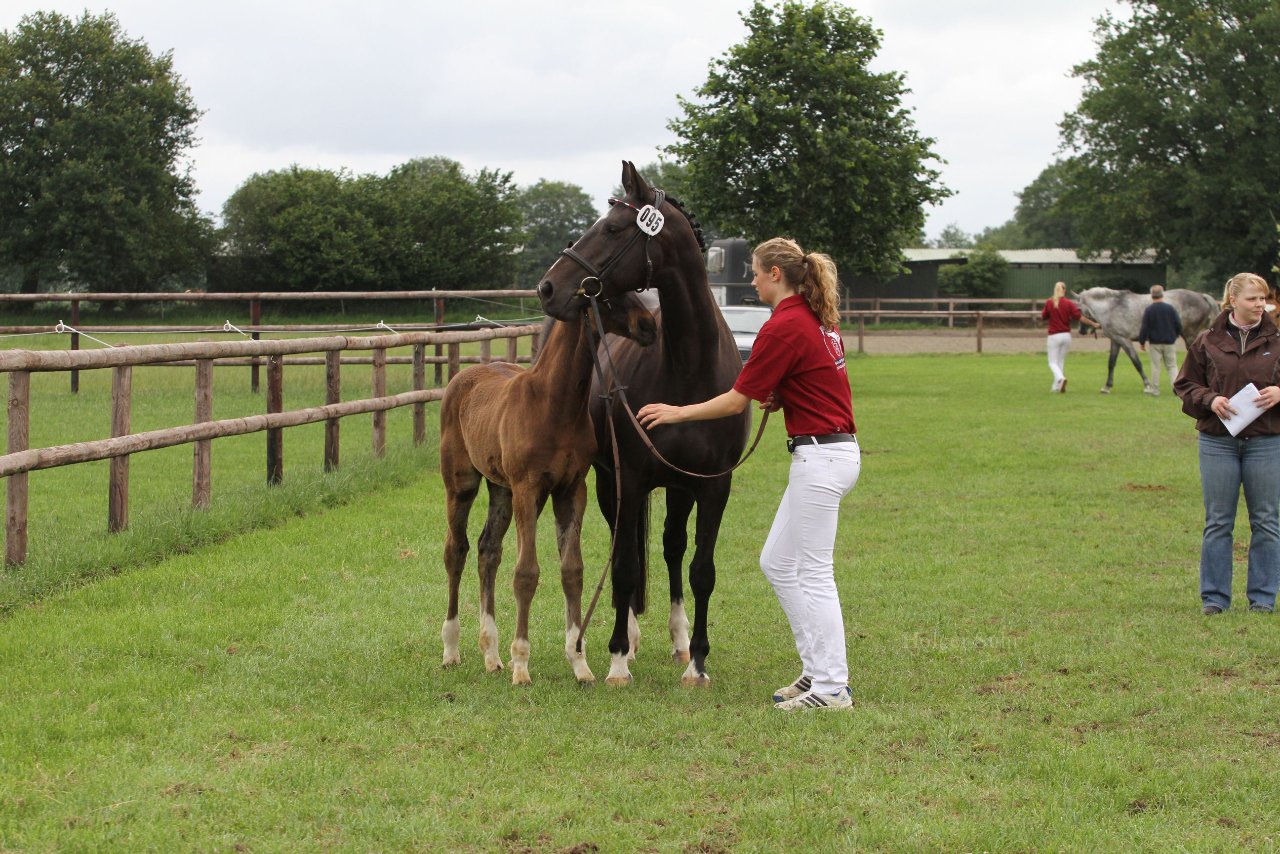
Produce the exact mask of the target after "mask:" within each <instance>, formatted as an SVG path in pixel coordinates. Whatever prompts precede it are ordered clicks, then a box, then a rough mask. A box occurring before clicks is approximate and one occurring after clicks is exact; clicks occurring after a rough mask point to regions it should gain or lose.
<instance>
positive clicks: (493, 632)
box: [480, 614, 502, 673]
mask: <svg viewBox="0 0 1280 854" xmlns="http://www.w3.org/2000/svg"><path fill="white" fill-rule="evenodd" d="M480 651H481V652H483V653H484V669H485V670H487V671H489V672H490V673H495V672H497V671H499V670H501V669H502V656H501V655H499V654H498V623H497V621H495V620H494V619H493V615H492V614H485V615H484V617H483V618H482V619H481V620H480Z"/></svg>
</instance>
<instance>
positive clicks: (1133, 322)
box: [1071, 288, 1219, 394]
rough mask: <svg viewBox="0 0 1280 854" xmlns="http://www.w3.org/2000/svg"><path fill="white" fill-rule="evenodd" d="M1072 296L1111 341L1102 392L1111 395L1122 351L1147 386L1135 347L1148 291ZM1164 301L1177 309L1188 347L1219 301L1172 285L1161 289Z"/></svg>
mask: <svg viewBox="0 0 1280 854" xmlns="http://www.w3.org/2000/svg"><path fill="white" fill-rule="evenodd" d="M1071 298H1072V299H1073V300H1075V301H1076V303H1078V304H1079V306H1080V312H1081V314H1084V315H1086V316H1087V317H1089V318H1091V319H1093V320H1095V321H1097V322H1098V323H1100V324H1102V334H1103V335H1106V336H1107V338H1109V339H1110V340H1111V355H1110V357H1109V358H1108V359H1107V384H1106V385H1104V386H1103V387H1102V393H1103V394H1110V393H1111V387H1112V386H1113V385H1114V384H1115V373H1116V359H1117V357H1118V356H1119V355H1120V351H1121V350H1123V351H1124V352H1125V355H1127V356H1128V357H1129V361H1131V362H1133V367H1134V369H1135V370H1137V372H1138V376H1140V377H1142V387H1143V388H1144V389H1150V388H1151V387H1152V386H1151V381H1150V380H1149V379H1147V372H1146V371H1145V370H1144V369H1143V367H1142V359H1141V358H1140V357H1139V356H1138V351H1137V350H1136V349H1135V348H1134V346H1133V342H1134V341H1136V340H1137V338H1138V332H1139V330H1141V328H1142V313H1143V312H1144V311H1146V308H1147V306H1149V305H1151V295H1150V294H1135V293H1133V292H1132V291H1117V290H1113V289H1111V288H1089V289H1087V290H1083V291H1081V292H1079V293H1073V294H1072V295H1071ZM1164 301H1165V302H1167V303H1169V305H1171V306H1173V307H1174V308H1175V309H1177V310H1178V316H1179V317H1181V318H1182V340H1183V343H1185V344H1186V345H1187V346H1188V347H1189V346H1191V342H1192V341H1193V340H1195V337H1196V336H1197V335H1199V334H1200V333H1201V332H1203V331H1204V330H1206V329H1208V328H1209V325H1210V324H1211V323H1213V321H1214V319H1215V318H1217V316H1218V313H1219V309H1218V301H1217V300H1215V299H1214V298H1213V297H1211V296H1210V295H1209V294H1204V293H1200V292H1199V291H1191V290H1186V289H1185V288H1174V289H1173V290H1171V291H1165V292H1164Z"/></svg>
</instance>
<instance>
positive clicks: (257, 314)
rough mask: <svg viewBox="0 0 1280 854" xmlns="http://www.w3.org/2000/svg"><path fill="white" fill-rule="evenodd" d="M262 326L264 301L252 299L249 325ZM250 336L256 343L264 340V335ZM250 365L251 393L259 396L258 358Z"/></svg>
mask: <svg viewBox="0 0 1280 854" xmlns="http://www.w3.org/2000/svg"><path fill="white" fill-rule="evenodd" d="M261 324H262V301H261V300H256V299H251V300H249V325H250V326H260V325H261ZM249 336H250V337H251V338H252V339H253V340H254V341H261V340H262V335H261V334H260V333H258V332H251V333H249ZM250 364H251V367H250V368H249V391H251V392H253V393H254V394H257V393H258V365H259V364H260V363H259V362H258V357H257V356H254V357H253V360H252V362H251V363H250Z"/></svg>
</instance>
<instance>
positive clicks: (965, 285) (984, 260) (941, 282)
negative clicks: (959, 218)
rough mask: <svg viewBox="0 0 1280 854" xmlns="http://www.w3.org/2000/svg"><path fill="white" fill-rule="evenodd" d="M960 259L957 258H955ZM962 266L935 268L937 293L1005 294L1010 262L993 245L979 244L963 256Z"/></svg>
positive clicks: (963, 294)
mask: <svg viewBox="0 0 1280 854" xmlns="http://www.w3.org/2000/svg"><path fill="white" fill-rule="evenodd" d="M957 257H959V256H957ZM964 257H965V258H966V259H967V260H966V261H965V263H963V264H944V265H942V266H941V267H940V268H938V293H940V294H947V295H951V296H970V297H998V296H1000V295H1001V293H1003V291H1004V275H1005V271H1006V270H1008V268H1009V262H1008V261H1006V260H1004V258H1003V257H1001V255H1000V253H999V252H997V251H996V249H995V248H994V247H992V246H988V245H982V246H979V247H977V248H976V249H974V250H973V251H972V252H966V253H964Z"/></svg>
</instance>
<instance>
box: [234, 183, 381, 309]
mask: <svg viewBox="0 0 1280 854" xmlns="http://www.w3.org/2000/svg"><path fill="white" fill-rule="evenodd" d="M369 190H370V188H369V187H368V186H367V184H366V182H365V181H364V180H361V181H355V180H353V179H352V178H351V176H350V175H348V174H346V173H345V172H330V171H328V170H324V169H300V168H298V167H297V166H293V167H291V168H289V169H285V170H282V171H279V172H266V173H261V174H257V175H254V176H252V177H250V178H249V180H247V181H246V182H245V183H244V184H242V185H241V186H240V188H239V189H237V190H236V191H235V192H234V193H233V194H232V195H231V197H230V198H229V199H227V201H226V204H225V205H224V206H223V209H222V217H223V239H224V249H225V252H226V254H227V255H228V256H230V257H231V258H234V259H235V263H237V264H238V265H239V275H238V276H235V277H234V278H235V279H238V281H236V282H233V283H229V286H230V287H232V288H234V289H236V290H249V291H256V290H279V291H340V290H366V289H378V288H379V281H378V275H379V273H380V272H382V271H381V270H380V268H379V263H378V259H379V258H380V257H381V255H380V252H379V250H380V249H381V242H380V239H381V236H380V235H379V234H378V231H377V228H376V227H375V224H374V219H373V212H372V209H373V207H374V205H375V204H376V195H375V196H374V197H373V198H370V193H369ZM375 192H376V191H375Z"/></svg>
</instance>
